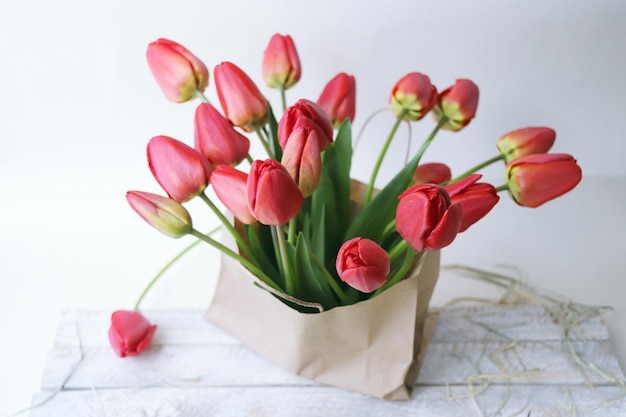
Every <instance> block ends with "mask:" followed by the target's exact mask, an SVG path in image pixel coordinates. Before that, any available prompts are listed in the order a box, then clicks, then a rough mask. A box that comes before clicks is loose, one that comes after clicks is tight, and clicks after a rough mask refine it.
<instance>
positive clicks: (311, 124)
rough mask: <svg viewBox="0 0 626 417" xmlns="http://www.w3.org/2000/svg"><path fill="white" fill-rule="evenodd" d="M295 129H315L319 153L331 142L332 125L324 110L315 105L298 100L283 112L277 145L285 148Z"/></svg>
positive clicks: (279, 124)
mask: <svg viewBox="0 0 626 417" xmlns="http://www.w3.org/2000/svg"><path fill="white" fill-rule="evenodd" d="M297 127H308V128H313V129H316V130H317V131H318V132H317V133H318V136H317V138H318V140H319V141H320V142H319V148H320V151H323V150H324V149H326V148H327V147H328V145H330V144H331V143H332V141H333V125H332V123H331V122H330V119H329V118H328V115H327V114H326V113H325V112H324V110H323V109H322V108H321V107H320V106H318V105H317V104H316V103H314V102H312V101H310V100H306V99H300V100H298V101H297V102H296V103H295V104H294V105H293V106H290V107H288V108H287V110H285V113H284V114H283V116H282V117H281V119H280V121H279V122H278V143H280V146H281V148H283V149H284V148H285V145H286V143H287V138H289V135H291V132H292V131H293V130H294V129H296V128H297Z"/></svg>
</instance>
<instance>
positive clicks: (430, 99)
mask: <svg viewBox="0 0 626 417" xmlns="http://www.w3.org/2000/svg"><path fill="white" fill-rule="evenodd" d="M436 103H437V89H436V88H435V86H433V85H432V84H431V83H430V78H428V76H426V75H424V74H421V73H419V72H411V73H409V74H407V75H405V76H404V77H402V78H401V79H400V80H399V81H398V82H397V83H396V85H394V87H393V89H392V90H391V96H390V97H389V106H390V107H391V110H392V111H393V113H394V114H395V115H396V117H402V119H403V120H411V121H416V120H420V119H421V118H422V117H424V116H425V115H426V113H428V112H429V111H430V109H432V108H433V106H434V105H435V104H436Z"/></svg>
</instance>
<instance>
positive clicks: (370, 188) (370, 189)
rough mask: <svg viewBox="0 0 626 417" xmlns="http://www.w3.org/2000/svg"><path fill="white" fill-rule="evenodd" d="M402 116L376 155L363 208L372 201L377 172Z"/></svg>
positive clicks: (401, 115)
mask: <svg viewBox="0 0 626 417" xmlns="http://www.w3.org/2000/svg"><path fill="white" fill-rule="evenodd" d="M404 114H405V112H402V113H401V114H400V115H399V116H398V118H397V119H396V121H395V123H394V124H393V127H392V128H391V132H389V135H388V136H387V140H386V141H385V144H384V145H383V149H382V150H381V151H380V154H379V155H378V160H377V161H376V165H374V170H373V171H372V176H371V177H370V182H369V184H367V190H366V191H365V198H364V199H363V207H365V206H367V205H368V204H369V202H370V200H371V199H372V192H373V191H374V183H375V182H376V177H377V176H378V171H379V170H380V166H381V165H382V163H383V159H384V158H385V154H386V153H387V150H388V149H389V145H391V141H392V139H393V137H394V136H395V135H396V132H397V131H398V127H399V126H400V123H402V118H403V117H404Z"/></svg>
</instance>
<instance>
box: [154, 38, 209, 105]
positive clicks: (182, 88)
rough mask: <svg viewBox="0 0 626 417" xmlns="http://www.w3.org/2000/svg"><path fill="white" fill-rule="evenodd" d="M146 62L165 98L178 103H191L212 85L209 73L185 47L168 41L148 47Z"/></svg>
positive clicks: (157, 41)
mask: <svg viewBox="0 0 626 417" xmlns="http://www.w3.org/2000/svg"><path fill="white" fill-rule="evenodd" d="M146 58H147V60H148V65H149V66H150V70H151V71H152V74H153V75H154V78H155V79H156V81H157V84H159V87H160V88H161V90H162V91H163V93H164V94H165V97H166V98H167V99H168V100H170V101H174V102H177V103H182V102H183V101H188V100H191V99H192V98H193V97H194V96H195V94H196V91H201V92H202V91H204V89H205V88H206V87H207V85H209V70H208V69H207V67H206V66H205V65H204V64H203V63H202V61H200V60H199V59H198V58H197V57H196V56H195V55H194V54H192V53H191V52H189V51H188V50H187V49H186V48H185V47H184V46H182V45H179V44H177V43H176V42H172V41H170V40H167V39H157V40H156V41H154V42H152V43H150V44H149V45H148V50H147V52H146Z"/></svg>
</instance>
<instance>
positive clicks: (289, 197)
mask: <svg viewBox="0 0 626 417" xmlns="http://www.w3.org/2000/svg"><path fill="white" fill-rule="evenodd" d="M246 186H247V200H248V208H249V209H250V211H251V212H252V214H253V215H254V217H255V218H256V219H257V220H258V221H259V222H261V223H263V224H266V225H272V226H280V225H283V224H285V223H287V222H288V221H289V220H290V219H292V218H293V217H295V215H296V214H297V213H298V210H300V207H301V206H302V203H303V201H304V197H303V196H302V192H301V191H300V190H299V189H298V184H296V182H295V181H294V180H293V178H291V176H290V175H289V172H287V169H286V168H285V167H284V166H283V165H281V164H280V163H279V162H277V161H275V160H273V159H266V160H265V161H259V160H257V161H254V162H253V163H252V166H251V167H250V173H249V174H248V182H247V184H246Z"/></svg>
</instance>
